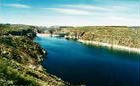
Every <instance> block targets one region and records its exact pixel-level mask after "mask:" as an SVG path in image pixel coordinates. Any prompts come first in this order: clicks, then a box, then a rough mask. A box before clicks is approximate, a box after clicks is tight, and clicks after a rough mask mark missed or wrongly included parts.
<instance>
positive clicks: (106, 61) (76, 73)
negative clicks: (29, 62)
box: [34, 37, 140, 86]
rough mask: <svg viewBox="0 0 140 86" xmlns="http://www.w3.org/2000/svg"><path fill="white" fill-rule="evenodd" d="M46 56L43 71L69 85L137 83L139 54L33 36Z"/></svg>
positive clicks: (107, 85)
mask: <svg viewBox="0 0 140 86" xmlns="http://www.w3.org/2000/svg"><path fill="white" fill-rule="evenodd" d="M34 41H35V42H37V43H39V44H40V45H41V47H42V48H44V49H45V50H46V51H47V53H48V55H47V56H46V57H47V58H44V60H43V63H42V65H43V67H44V68H46V71H47V72H49V73H51V74H54V75H56V76H58V77H60V78H61V79H63V80H64V81H67V82H69V83H71V84H85V85H86V86H139V82H140V80H139V69H140V65H139V62H140V60H139V58H140V55H139V54H135V53H129V52H122V51H114V50H110V49H107V48H104V47H97V46H88V45H84V44H82V43H79V42H76V41H72V40H66V39H64V38H55V37H36V38H35V40H34Z"/></svg>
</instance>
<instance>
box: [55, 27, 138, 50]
mask: <svg viewBox="0 0 140 86" xmlns="http://www.w3.org/2000/svg"><path fill="white" fill-rule="evenodd" d="M57 33H66V34H67V38H73V39H82V40H88V41H97V42H102V43H109V44H113V45H114V44H115V45H121V46H127V47H131V48H140V27H125V26H97V27H94V26H89V27H75V28H65V29H60V30H59V31H58V30H57Z"/></svg>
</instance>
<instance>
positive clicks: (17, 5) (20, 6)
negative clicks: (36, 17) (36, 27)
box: [3, 4, 31, 8]
mask: <svg viewBox="0 0 140 86" xmlns="http://www.w3.org/2000/svg"><path fill="white" fill-rule="evenodd" d="M3 6H8V7H15V8H31V6H29V5H25V4H3Z"/></svg>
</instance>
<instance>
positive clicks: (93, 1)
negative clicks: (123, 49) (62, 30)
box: [0, 0, 140, 26]
mask: <svg viewBox="0 0 140 86" xmlns="http://www.w3.org/2000/svg"><path fill="white" fill-rule="evenodd" d="M0 23H14V24H28V25H43V26H52V25H63V26H65V25H66V26H95V25H96V26H101V25H107V26H108V25H109V26H112V25H113V26H118V25H119V26H124V25H125V26H140V0H0Z"/></svg>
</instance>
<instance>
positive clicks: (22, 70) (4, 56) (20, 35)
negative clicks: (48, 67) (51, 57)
mask: <svg viewBox="0 0 140 86" xmlns="http://www.w3.org/2000/svg"><path fill="white" fill-rule="evenodd" d="M34 30H35V27H33V26H26V25H10V24H1V25H0V85H2V86H9V85H12V86H13V85H18V86H19V85H24V86H25V85H26V86H48V85H49V86H64V85H65V83H64V82H63V81H62V80H61V79H58V78H57V77H55V76H53V75H51V74H48V73H46V72H45V70H44V69H43V68H42V66H41V61H42V57H43V55H44V54H45V53H44V51H43V49H42V48H41V47H40V46H39V45H38V44H36V43H34V42H33V40H32V39H33V38H34V37H35V35H36V34H35V32H34Z"/></svg>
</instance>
